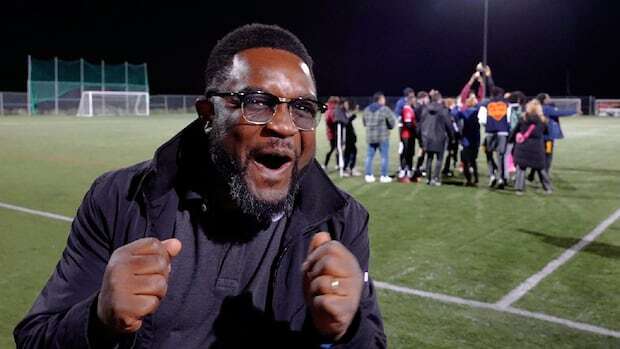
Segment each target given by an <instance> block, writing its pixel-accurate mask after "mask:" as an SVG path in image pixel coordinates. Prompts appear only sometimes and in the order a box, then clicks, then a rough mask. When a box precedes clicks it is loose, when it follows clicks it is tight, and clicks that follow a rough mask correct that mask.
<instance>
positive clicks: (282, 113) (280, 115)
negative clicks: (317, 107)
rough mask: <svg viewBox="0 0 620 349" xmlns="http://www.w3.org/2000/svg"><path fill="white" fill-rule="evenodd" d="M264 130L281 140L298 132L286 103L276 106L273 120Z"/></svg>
mask: <svg viewBox="0 0 620 349" xmlns="http://www.w3.org/2000/svg"><path fill="white" fill-rule="evenodd" d="M265 128H266V129H268V130H270V131H271V132H273V133H274V134H277V135H278V136H279V137H281V138H287V137H292V136H294V135H295V134H296V133H297V132H299V130H298V129H297V126H295V123H294V122H293V116H292V115H291V113H290V111H289V107H288V104H286V103H282V104H278V105H277V107H276V111H275V114H274V116H273V119H271V121H270V122H269V123H267V124H266V125H265Z"/></svg>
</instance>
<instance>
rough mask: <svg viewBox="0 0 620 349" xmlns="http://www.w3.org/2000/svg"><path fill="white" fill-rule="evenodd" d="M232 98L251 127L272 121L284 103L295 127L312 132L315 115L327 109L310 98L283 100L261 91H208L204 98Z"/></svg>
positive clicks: (315, 120) (316, 118)
mask: <svg viewBox="0 0 620 349" xmlns="http://www.w3.org/2000/svg"><path fill="white" fill-rule="evenodd" d="M213 96H215V97H221V98H227V97H228V98H230V97H232V98H234V99H235V103H236V104H238V105H239V107H241V115H242V116H243V119H244V120H245V121H247V122H248V123H250V124H253V125H265V124H268V123H270V122H271V120H273V118H274V116H275V115H276V107H277V106H278V104H283V103H286V104H287V105H288V112H289V115H290V116H291V119H293V123H294V124H295V126H296V127H297V128H298V129H300V130H302V131H313V130H314V129H315V127H316V126H317V123H318V117H317V113H318V112H321V113H324V112H325V110H327V107H326V106H325V104H323V103H319V101H317V100H314V99H310V98H303V97H298V98H284V97H278V96H274V95H272V94H271V93H267V92H263V91H252V92H217V91H208V92H207V95H206V97H207V98H211V97H213Z"/></svg>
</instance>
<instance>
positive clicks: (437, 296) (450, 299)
mask: <svg viewBox="0 0 620 349" xmlns="http://www.w3.org/2000/svg"><path fill="white" fill-rule="evenodd" d="M0 207H1V208H6V209H9V210H14V211H19V212H24V213H30V214H34V215H37V216H42V217H47V218H51V219H56V220H61V221H65V222H72V221H73V218H71V217H67V216H62V215H59V214H55V213H50V212H45V211H39V210H33V209H29V208H25V207H20V206H15V205H11V204H6V203H2V202H0ZM616 213H617V214H618V215H620V209H619V210H618V211H617V212H616ZM608 219H609V218H608ZM616 219H617V217H616ZM610 224H611V223H610ZM603 230H604V229H603ZM374 285H375V286H376V287H377V288H381V289H385V290H390V291H394V292H399V293H404V294H410V295H414V296H418V297H423V298H429V299H433V300H436V301H440V302H443V303H452V304H460V305H465V306H469V307H472V308H482V309H491V310H495V311H499V312H503V313H510V314H515V315H520V316H523V317H528V318H533V319H538V320H543V321H547V322H552V323H555V324H558V325H563V326H566V327H570V328H574V329H577V330H581V331H586V332H592V333H596V334H600V335H604V336H611V337H616V338H620V332H618V331H613V330H609V329H606V328H604V327H599V326H594V325H590V324H586V323H582V322H576V321H571V320H567V319H562V318H559V317H555V316H551V315H547V314H543V313H536V312H531V311H527V310H523V309H518V308H513V307H510V306H507V307H504V306H499V305H497V304H492V303H485V302H479V301H474V300H470V299H465V298H460V297H454V296H449V295H446V294H441V293H434V292H428V291H422V290H416V289H413V288H408V287H402V286H396V285H392V284H388V283H386V282H381V281H374Z"/></svg>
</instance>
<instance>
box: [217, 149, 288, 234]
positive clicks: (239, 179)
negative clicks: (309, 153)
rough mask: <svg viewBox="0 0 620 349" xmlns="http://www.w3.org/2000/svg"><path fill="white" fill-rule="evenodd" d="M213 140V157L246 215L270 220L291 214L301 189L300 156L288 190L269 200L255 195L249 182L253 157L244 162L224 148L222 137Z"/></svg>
mask: <svg viewBox="0 0 620 349" xmlns="http://www.w3.org/2000/svg"><path fill="white" fill-rule="evenodd" d="M210 143H211V145H210V147H209V149H210V155H211V161H212V162H213V165H214V167H215V169H216V170H217V172H218V174H219V175H220V176H221V178H222V179H224V181H225V182H226V183H227V185H228V194H229V196H230V198H231V199H232V200H233V201H234V202H235V204H236V206H237V207H238V208H239V210H240V212H241V213H242V214H243V215H245V216H248V217H251V218H253V219H254V220H256V222H257V223H260V224H269V223H271V221H272V219H273V218H274V217H277V216H278V215H281V214H284V215H286V216H288V215H289V214H290V213H291V212H292V211H293V206H294V204H295V197H296V195H297V192H298V191H299V174H298V166H297V162H298V159H297V156H296V157H295V158H294V159H293V166H292V171H291V172H292V173H291V180H290V182H289V187H288V190H287V192H286V194H285V195H284V196H283V197H282V198H281V199H279V200H275V201H268V200H263V199H261V198H259V197H258V196H256V195H255V194H254V193H253V192H252V190H251V189H250V186H249V185H248V180H247V168H248V162H249V161H250V159H251V157H248V158H246V160H245V161H244V162H243V163H242V162H241V161H239V159H236V158H234V157H233V156H232V155H231V154H229V153H228V152H227V151H226V150H225V149H224V146H223V144H222V142H221V141H217V140H214V141H212V142H210Z"/></svg>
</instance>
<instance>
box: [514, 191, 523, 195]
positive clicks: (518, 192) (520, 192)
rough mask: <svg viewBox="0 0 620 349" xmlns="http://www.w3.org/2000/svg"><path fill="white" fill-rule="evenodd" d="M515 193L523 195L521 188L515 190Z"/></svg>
mask: <svg viewBox="0 0 620 349" xmlns="http://www.w3.org/2000/svg"><path fill="white" fill-rule="evenodd" d="M515 194H517V196H523V191H522V190H517V191H516V192H515Z"/></svg>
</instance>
